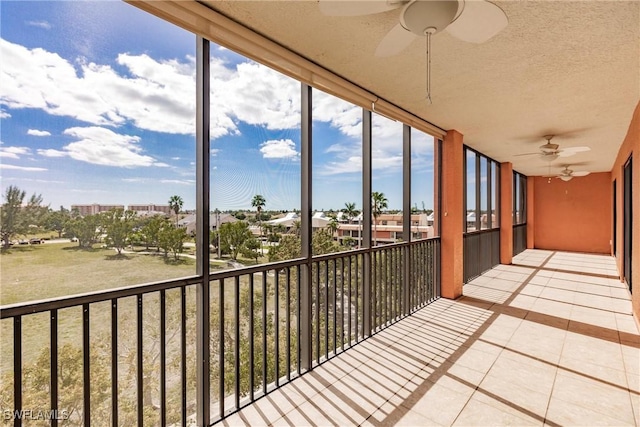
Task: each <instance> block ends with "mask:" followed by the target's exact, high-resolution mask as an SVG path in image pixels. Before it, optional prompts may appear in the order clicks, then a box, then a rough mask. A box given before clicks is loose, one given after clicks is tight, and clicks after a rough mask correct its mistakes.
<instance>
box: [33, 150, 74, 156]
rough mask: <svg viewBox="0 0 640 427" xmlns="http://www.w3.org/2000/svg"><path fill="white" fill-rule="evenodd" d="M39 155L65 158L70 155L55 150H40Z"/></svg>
mask: <svg viewBox="0 0 640 427" xmlns="http://www.w3.org/2000/svg"><path fill="white" fill-rule="evenodd" d="M38 154H40V155H41V156H44V157H65V156H67V155H68V153H67V152H66V151H60V150H54V149H53V148H47V149H46V150H45V149H40V150H38Z"/></svg>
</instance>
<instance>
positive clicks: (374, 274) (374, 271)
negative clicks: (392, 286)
mask: <svg viewBox="0 0 640 427" xmlns="http://www.w3.org/2000/svg"><path fill="white" fill-rule="evenodd" d="M379 252H380V251H376V252H371V253H370V254H371V255H370V257H371V258H370V259H371V285H370V288H371V291H370V292H371V319H372V321H373V324H372V325H371V331H375V330H376V329H377V327H378V295H379V292H378V264H379V263H378V254H379ZM365 266H366V264H365ZM363 286H365V287H366V286H367V283H366V281H365V282H363ZM362 296H363V298H365V299H364V300H363V302H362V303H363V304H367V300H366V295H365V294H364V293H363V294H362ZM371 331H364V333H365V336H369V335H370V334H371Z"/></svg>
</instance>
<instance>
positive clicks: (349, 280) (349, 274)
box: [343, 256, 358, 347]
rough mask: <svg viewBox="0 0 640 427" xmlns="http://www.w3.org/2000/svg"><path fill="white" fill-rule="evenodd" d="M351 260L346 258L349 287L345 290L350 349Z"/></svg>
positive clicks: (351, 332) (351, 331)
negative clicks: (347, 295)
mask: <svg viewBox="0 0 640 427" xmlns="http://www.w3.org/2000/svg"><path fill="white" fill-rule="evenodd" d="M351 258H352V257H351V256H349V257H347V280H348V283H349V287H348V290H347V292H348V293H349V306H348V307H347V310H348V311H347V313H348V315H347V329H349V347H351V344H352V338H351V337H352V334H353V330H352V329H351V326H352V324H351V307H352V304H353V299H352V294H351V286H352V284H351V278H352V277H353V274H352V272H351V267H352V264H351ZM343 310H344V308H343ZM357 316H358V313H357V312H356V317H357Z"/></svg>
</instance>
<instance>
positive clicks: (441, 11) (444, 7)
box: [400, 0, 461, 36]
mask: <svg viewBox="0 0 640 427" xmlns="http://www.w3.org/2000/svg"><path fill="white" fill-rule="evenodd" d="M459 3H461V2H458V1H457V0H426V1H425V0H414V1H411V2H409V3H408V4H407V5H406V6H405V7H404V9H403V10H402V13H401V14H400V24H401V25H402V26H403V27H404V29H405V30H407V31H411V32H412V33H413V34H415V35H418V36H424V35H425V34H426V33H431V34H435V33H438V32H440V31H442V30H444V29H445V28H446V27H447V26H448V25H449V24H451V22H453V20H454V19H455V18H456V15H457V14H458V7H459V6H460V4H459Z"/></svg>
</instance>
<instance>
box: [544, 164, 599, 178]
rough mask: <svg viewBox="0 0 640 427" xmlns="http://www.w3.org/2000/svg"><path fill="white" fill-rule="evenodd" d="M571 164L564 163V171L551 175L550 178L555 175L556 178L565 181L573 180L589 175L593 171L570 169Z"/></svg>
mask: <svg viewBox="0 0 640 427" xmlns="http://www.w3.org/2000/svg"><path fill="white" fill-rule="evenodd" d="M569 166H570V165H564V169H562V171H560V173H559V174H558V175H551V176H549V180H551V178H553V177H555V178H560V179H561V180H563V181H571V180H572V179H573V178H575V177H579V176H587V175H589V174H590V173H591V172H587V171H574V170H572V169H570V168H569Z"/></svg>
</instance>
